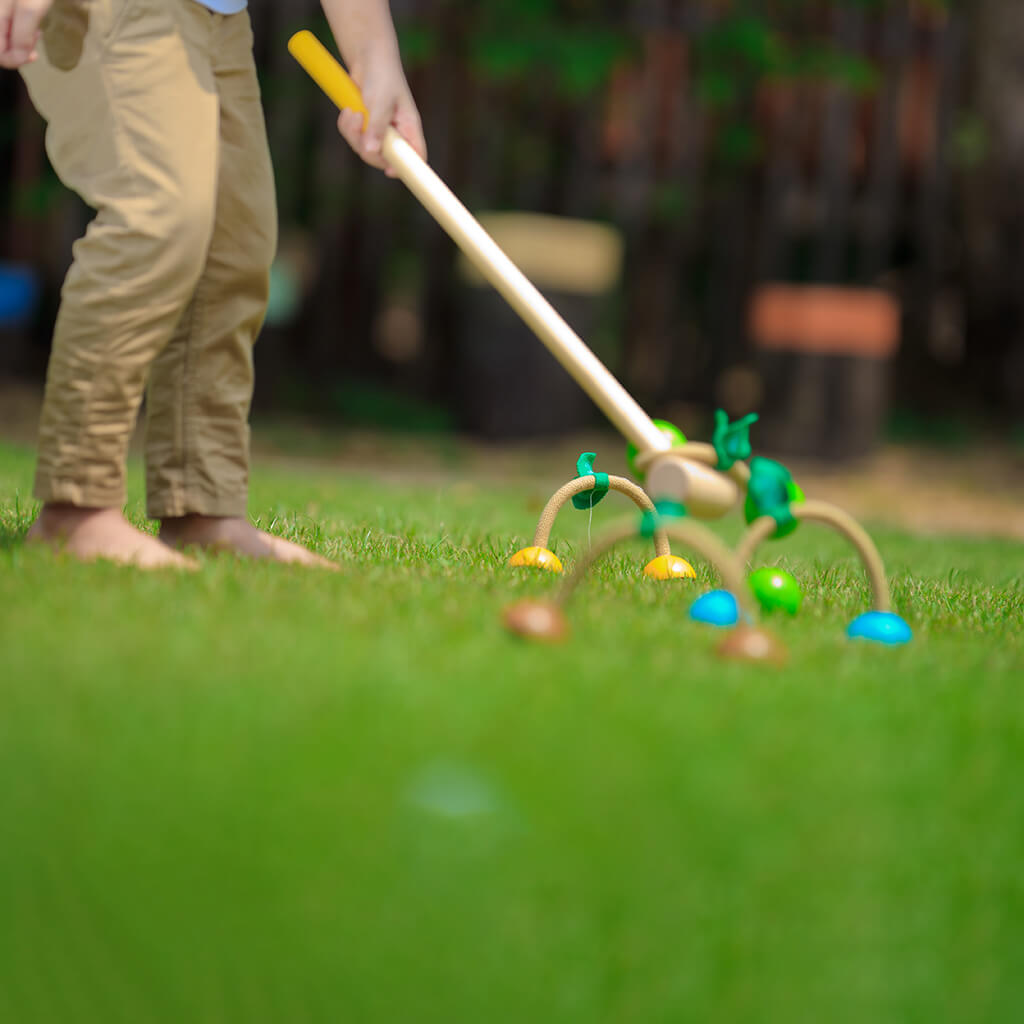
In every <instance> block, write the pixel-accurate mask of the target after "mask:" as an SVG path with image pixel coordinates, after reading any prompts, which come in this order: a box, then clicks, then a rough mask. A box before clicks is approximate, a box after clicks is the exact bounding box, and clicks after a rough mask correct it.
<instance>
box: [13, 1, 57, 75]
mask: <svg viewBox="0 0 1024 1024" xmlns="http://www.w3.org/2000/svg"><path fill="white" fill-rule="evenodd" d="M52 2H53V0H0V67H2V68H20V67H21V66H22V65H23V64H31V63H32V61H34V60H35V59H36V43H37V42H38V41H39V23H40V22H41V21H42V20H43V17H44V16H45V14H46V12H47V11H48V10H49V9H50V4H51V3H52Z"/></svg>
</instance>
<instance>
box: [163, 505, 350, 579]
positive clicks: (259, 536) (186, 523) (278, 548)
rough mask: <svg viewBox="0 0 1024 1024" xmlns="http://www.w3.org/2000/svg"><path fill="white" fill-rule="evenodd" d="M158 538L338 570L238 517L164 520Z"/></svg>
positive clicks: (305, 550)
mask: <svg viewBox="0 0 1024 1024" xmlns="http://www.w3.org/2000/svg"><path fill="white" fill-rule="evenodd" d="M160 539H161V540H163V541H165V542H166V543H168V544H171V545H173V546H174V547H176V548H189V547H193V546H194V547H200V548H213V549H215V550H218V551H229V552H232V553H233V554H236V555H242V556H244V557H246V558H269V559H270V560H271V561H274V562H290V563H292V564H295V565H306V566H312V567H315V568H318V569H334V570H337V568H338V566H337V565H336V564H335V563H334V562H330V561H328V560H327V559H326V558H322V557H321V556H320V555H317V554H314V553H313V552H312V551H308V550H307V549H306V548H304V547H302V546H301V545H299V544H293V543H292V542H291V541H289V540H285V539H284V538H283V537H275V536H273V534H270V533H266V532H264V531H263V530H258V529H256V527H255V526H253V525H252V523H250V522H249V521H248V520H247V519H244V518H242V517H241V516H200V515H188V516H178V517H174V518H170V519H164V520H163V521H162V522H161V524H160Z"/></svg>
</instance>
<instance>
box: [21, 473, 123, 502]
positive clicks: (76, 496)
mask: <svg viewBox="0 0 1024 1024" xmlns="http://www.w3.org/2000/svg"><path fill="white" fill-rule="evenodd" d="M32 493H33V494H34V495H35V497H36V498H38V499H39V500H40V501H42V502H45V503H48V504H61V505H75V506H77V507H79V508H124V504H125V500H126V497H125V491H124V487H123V486H120V487H103V486H98V485H96V484H90V483H83V482H82V481H81V480H69V479H67V478H66V477H64V478H62V477H54V476H50V475H49V474H48V473H41V472H37V473H36V479H35V487H34V488H33V491H32Z"/></svg>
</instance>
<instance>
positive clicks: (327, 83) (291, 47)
mask: <svg viewBox="0 0 1024 1024" xmlns="http://www.w3.org/2000/svg"><path fill="white" fill-rule="evenodd" d="M288 52H289V53H290V54H291V55H292V56H293V57H294V58H295V59H296V60H297V61H298V62H299V63H300V64H301V65H302V66H303V68H305V70H306V72H307V73H308V74H309V77H310V78H312V79H313V81H314V82H316V84H317V85H319V86H320V88H321V89H323V91H324V92H325V93H327V95H328V96H329V97H330V98H331V99H332V100H334V105H335V106H336V107H338V109H339V110H354V111H355V112H356V113H357V114H362V115H363V130H364V131H365V130H366V120H367V118H368V117H369V116H370V115H369V111H368V110H367V109H366V104H365V103H363V97H362V94H361V93H360V92H359V86H358V85H356V83H355V82H353V81H352V79H351V78H349V76H348V73H347V72H346V71H345V69H344V68H343V67H342V66H341V65H340V64H339V63H338V62H337V61H336V60H335V59H334V58H333V57H332V56H331V53H330V51H329V50H328V49H327V47H326V46H324V44H323V43H321V42H320V40H319V39H317V37H316V36H315V35H313V33H312V32H310V31H309V30H308V29H303V30H302V31H301V32H296V33H295V35H293V36H292V37H291V39H289V40H288Z"/></svg>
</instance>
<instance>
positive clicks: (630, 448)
mask: <svg viewBox="0 0 1024 1024" xmlns="http://www.w3.org/2000/svg"><path fill="white" fill-rule="evenodd" d="M651 422H652V423H653V424H654V425H655V426H656V427H657V428H658V429H659V430H660V431H661V432H662V433H663V434H664V435H665V436H666V437H667V438H668V439H669V440H670V441H671V442H672V447H673V448H674V447H676V445H681V444H686V435H685V434H684V433H683V432H682V431H681V430H680V429H679V428H678V427H677V426H676V425H675V424H674V423H669V422H668V420H652V421H651ZM637 454H638V452H637V447H636V445H635V444H633V443H632V442H630V443H629V444H628V445H627V446H626V463H627V465H628V466H629V471H630V473H632V474H633V476H635V477H636V478H637V480H643V478H644V474H643V473H642V472H641V471H640V469H639V468H638V467H637V464H636V457H637Z"/></svg>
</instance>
